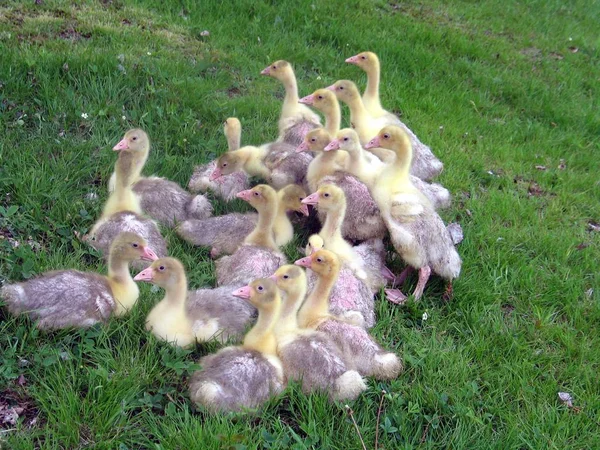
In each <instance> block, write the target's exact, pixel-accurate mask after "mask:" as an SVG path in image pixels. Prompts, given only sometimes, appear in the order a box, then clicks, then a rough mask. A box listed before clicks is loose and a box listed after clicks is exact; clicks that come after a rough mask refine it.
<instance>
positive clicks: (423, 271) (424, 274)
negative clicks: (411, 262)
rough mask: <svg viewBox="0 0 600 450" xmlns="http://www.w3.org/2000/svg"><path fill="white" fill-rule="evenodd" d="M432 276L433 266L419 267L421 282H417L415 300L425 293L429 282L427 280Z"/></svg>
mask: <svg viewBox="0 0 600 450" xmlns="http://www.w3.org/2000/svg"><path fill="white" fill-rule="evenodd" d="M430 276H431V267H429V266H425V267H421V268H420V269H419V282H418V283H417V287H416V288H415V292H414V293H413V295H414V296H415V300H419V299H420V298H421V296H422V295H423V291H424V290H425V285H426V284H427V280H429V277H430Z"/></svg>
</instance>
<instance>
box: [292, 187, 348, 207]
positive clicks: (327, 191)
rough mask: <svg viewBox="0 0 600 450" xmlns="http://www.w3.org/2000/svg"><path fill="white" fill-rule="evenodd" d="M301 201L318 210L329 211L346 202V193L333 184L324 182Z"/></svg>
mask: <svg viewBox="0 0 600 450" xmlns="http://www.w3.org/2000/svg"><path fill="white" fill-rule="evenodd" d="M302 203H306V204H307V205H315V206H316V207H317V208H318V209H319V210H320V211H326V212H327V211H330V210H334V209H336V208H340V207H341V206H345V204H346V195H345V194H344V191H342V190H341V189H340V188H339V187H337V186H336V185H335V184H324V185H323V186H321V187H320V188H319V190H318V191H317V192H315V193H313V194H310V195H309V196H308V197H306V198H305V199H304V200H302Z"/></svg>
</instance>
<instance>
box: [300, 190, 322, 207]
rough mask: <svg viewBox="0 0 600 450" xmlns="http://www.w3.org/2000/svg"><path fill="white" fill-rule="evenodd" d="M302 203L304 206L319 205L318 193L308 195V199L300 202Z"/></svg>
mask: <svg viewBox="0 0 600 450" xmlns="http://www.w3.org/2000/svg"><path fill="white" fill-rule="evenodd" d="M302 203H304V204H305V205H316V204H317V203H319V193H318V192H315V193H314V194H310V195H309V196H308V197H306V198H305V199H304V200H302Z"/></svg>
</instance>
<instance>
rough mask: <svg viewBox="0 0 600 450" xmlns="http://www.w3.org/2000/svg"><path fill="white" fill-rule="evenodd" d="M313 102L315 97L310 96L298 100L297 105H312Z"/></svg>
mask: <svg viewBox="0 0 600 450" xmlns="http://www.w3.org/2000/svg"><path fill="white" fill-rule="evenodd" d="M314 102H315V96H314V95H312V94H310V95H307V96H306V97H302V98H301V99H300V100H298V103H304V104H305V105H312V104H313V103H314Z"/></svg>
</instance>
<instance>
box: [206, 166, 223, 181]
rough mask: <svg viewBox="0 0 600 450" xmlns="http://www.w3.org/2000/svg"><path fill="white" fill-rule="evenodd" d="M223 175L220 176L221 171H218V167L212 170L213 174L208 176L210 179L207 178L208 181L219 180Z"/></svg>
mask: <svg viewBox="0 0 600 450" xmlns="http://www.w3.org/2000/svg"><path fill="white" fill-rule="evenodd" d="M222 176H223V175H222V174H221V169H219V168H218V167H217V168H216V169H215V170H213V173H211V174H210V177H208V179H209V180H210V181H215V180H216V179H217V178H221V177H222Z"/></svg>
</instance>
